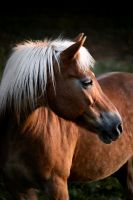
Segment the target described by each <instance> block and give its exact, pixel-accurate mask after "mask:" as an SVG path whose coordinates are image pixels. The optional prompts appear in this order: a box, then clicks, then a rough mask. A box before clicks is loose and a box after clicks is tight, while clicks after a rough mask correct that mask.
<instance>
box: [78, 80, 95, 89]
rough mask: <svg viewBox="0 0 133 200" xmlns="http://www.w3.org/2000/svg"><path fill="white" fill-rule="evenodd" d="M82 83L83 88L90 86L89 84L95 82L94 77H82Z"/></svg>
mask: <svg viewBox="0 0 133 200" xmlns="http://www.w3.org/2000/svg"><path fill="white" fill-rule="evenodd" d="M81 84H82V86H83V88H85V89H86V88H88V87H89V86H92V84H93V82H92V79H89V78H85V79H82V80H81Z"/></svg>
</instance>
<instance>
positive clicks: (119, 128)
mask: <svg viewBox="0 0 133 200" xmlns="http://www.w3.org/2000/svg"><path fill="white" fill-rule="evenodd" d="M117 130H118V131H119V133H122V131H123V127H122V123H120V124H118V125H117Z"/></svg>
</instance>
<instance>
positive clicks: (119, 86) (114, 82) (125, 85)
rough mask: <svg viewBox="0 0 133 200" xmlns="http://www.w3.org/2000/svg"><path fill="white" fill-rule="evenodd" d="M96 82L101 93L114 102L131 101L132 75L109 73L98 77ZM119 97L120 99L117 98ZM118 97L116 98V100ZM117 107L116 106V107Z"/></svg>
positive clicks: (132, 96) (132, 95)
mask: <svg viewBox="0 0 133 200" xmlns="http://www.w3.org/2000/svg"><path fill="white" fill-rule="evenodd" d="M98 81H99V83H100V85H101V87H102V89H103V91H104V92H105V93H106V94H107V95H109V97H110V98H111V100H112V99H114V100H120V99H121V100H122V99H123V101H124V100H126V99H127V100H128V103H129V102H132V100H133V92H132V89H133V73H128V72H110V73H106V74H103V75H101V76H99V77H98ZM118 96H119V97H120V96H121V98H119V97H118ZM116 97H118V98H116ZM117 107H118V106H117Z"/></svg>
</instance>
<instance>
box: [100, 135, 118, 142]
mask: <svg viewBox="0 0 133 200" xmlns="http://www.w3.org/2000/svg"><path fill="white" fill-rule="evenodd" d="M99 138H100V140H101V141H102V142H103V143H105V144H111V143H112V142H113V141H115V140H117V139H118V137H111V136H110V135H108V134H105V133H101V134H99Z"/></svg>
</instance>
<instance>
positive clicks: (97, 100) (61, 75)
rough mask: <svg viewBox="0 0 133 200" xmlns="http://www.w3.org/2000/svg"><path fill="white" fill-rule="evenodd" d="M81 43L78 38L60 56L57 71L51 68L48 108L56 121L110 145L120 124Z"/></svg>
mask: <svg viewBox="0 0 133 200" xmlns="http://www.w3.org/2000/svg"><path fill="white" fill-rule="evenodd" d="M85 39H86V37H84V36H83V34H80V35H79V37H77V38H76V42H75V43H73V44H71V45H70V46H69V47H68V48H66V49H65V50H64V51H62V52H61V54H60V69H59V68H58V66H56V67H55V68H54V70H55V91H54V89H53V86H52V84H51V87H49V88H48V90H47V95H48V102H49V106H50V107H51V108H52V110H53V111H54V112H55V113H56V114H58V115H59V116H60V117H62V118H65V119H68V120H72V121H74V122H76V123H78V124H79V125H81V126H83V127H85V128H87V129H88V130H91V131H93V132H96V133H98V135H99V137H100V139H101V140H102V141H103V142H105V143H111V142H112V140H116V139H117V138H118V137H119V135H120V134H121V133H122V120H121V117H120V115H119V113H118V111H117V109H116V108H115V106H114V105H113V104H112V103H111V101H110V100H109V99H108V98H107V96H105V94H104V93H103V92H102V90H101V88H100V85H99V83H98V82H97V79H96V77H95V75H94V73H93V72H92V69H91V68H90V66H89V65H91V62H92V61H93V59H92V57H91V56H90V54H89V53H88V51H87V50H86V49H85V48H84V47H83V44H84V41H85ZM57 64H58V63H57ZM48 86H49V85H48Z"/></svg>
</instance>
